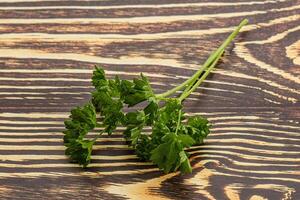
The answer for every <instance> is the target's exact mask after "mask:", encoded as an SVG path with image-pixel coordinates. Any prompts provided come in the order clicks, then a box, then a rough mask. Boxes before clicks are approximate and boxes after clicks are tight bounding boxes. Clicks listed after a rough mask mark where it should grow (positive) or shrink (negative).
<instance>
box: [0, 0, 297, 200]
mask: <svg viewBox="0 0 300 200" xmlns="http://www.w3.org/2000/svg"><path fill="white" fill-rule="evenodd" d="M242 18H248V19H249V20H250V24H249V25H247V26H246V27H244V28H243V30H242V33H241V34H240V35H239V37H238V38H237V39H236V40H235V43H234V45H231V46H230V48H228V49H227V50H226V56H225V57H223V59H222V63H220V64H219V65H218V67H217V69H216V70H215V71H214V72H213V73H212V76H210V77H209V79H208V80H207V81H205V83H204V84H203V85H202V86H201V87H200V88H199V89H198V90H197V91H196V92H195V93H193V95H192V96H191V98H190V99H189V100H188V101H186V102H185V105H186V111H187V112H188V113H189V114H196V113H197V114H202V115H203V116H206V117H208V118H209V119H210V120H211V122H212V123H213V129H212V133H211V135H210V136H209V138H208V139H207V140H206V144H205V145H203V146H200V147H193V148H192V149H191V150H190V152H191V154H192V165H193V168H194V171H193V173H192V174H190V175H184V176H181V175H179V174H178V173H172V174H168V175H164V174H163V173H162V172H160V171H158V170H157V168H156V167H155V166H152V165H151V164H149V163H143V162H139V161H138V160H137V158H136V157H135V156H134V154H133V151H132V150H130V149H129V148H128V147H126V145H125V143H124V142H123V139H122V136H121V135H120V132H119V131H118V133H115V135H114V136H112V137H111V138H108V137H106V136H104V137H103V138H102V139H101V140H100V141H99V142H98V144H97V145H96V150H95V151H94V154H95V155H94V157H93V158H94V159H93V164H92V165H91V168H90V169H88V170H83V169H81V168H80V167H78V166H77V165H76V164H71V163H69V161H68V159H67V158H66V157H65V156H64V147H63V144H62V133H61V131H62V130H63V120H64V119H65V118H66V117H68V115H69V111H70V109H71V108H72V107H74V106H76V105H81V104H83V103H84V102H85V101H86V100H88V99H89V98H90V96H89V93H90V91H91V90H92V87H91V84H90V76H91V71H92V69H93V65H94V64H103V65H104V66H105V69H107V70H108V74H109V75H115V74H119V75H120V76H122V77H123V78H128V79H131V78H132V77H134V76H135V75H136V74H137V73H139V72H144V73H145V74H146V75H147V76H148V77H149V78H150V80H151V82H152V85H153V87H154V88H155V90H156V91H157V92H163V91H165V90H167V89H168V88H171V87H173V86H174V85H177V84H179V83H181V82H182V81H183V80H185V79H186V78H187V77H188V76H190V75H192V74H193V73H194V72H195V70H196V69H197V68H198V67H199V65H200V64H201V63H203V62H204V61H205V59H206V58H207V57H208V55H209V53H210V52H211V51H212V50H214V49H215V48H217V47H218V46H219V45H220V44H221V42H222V41H223V40H224V39H225V37H226V36H227V35H228V34H229V32H231V31H232V30H233V28H234V26H235V25H237V24H238V23H239V22H240V20H241V19H242ZM299 65H300V1H299V0H277V1H276V0H265V1H262V0H251V1H249V0H238V1H236V0H181V1H180V0H115V1H113V0H99V1H79V0H76V1H65V0H47V1H42V0H1V1H0V199H22V200H23V199H120V200H121V199H152V200H154V199H178V200H179V199H217V200H223V199H250V200H257V199H271V200H276V199H285V200H288V199H295V200H298V199H300V154H299V152H300V131H299V128H300V125H299V122H300V103H299V99H300V98H299V97H300V66H299Z"/></svg>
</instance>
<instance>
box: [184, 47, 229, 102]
mask: <svg viewBox="0 0 300 200" xmlns="http://www.w3.org/2000/svg"><path fill="white" fill-rule="evenodd" d="M223 52H224V49H223V50H222V51H221V52H220V53H219V55H218V56H217V58H216V59H215V61H214V62H213V63H212V64H211V65H210V66H209V68H208V69H207V70H206V71H205V73H204V74H203V76H201V77H200V78H199V80H198V81H197V82H196V83H195V84H194V85H193V86H192V88H191V89H190V90H188V91H186V92H183V93H182V94H181V96H180V97H179V101H183V100H184V99H185V98H187V97H188V96H189V95H190V94H191V93H192V92H193V91H195V89H197V87H199V85H200V84H201V83H202V82H203V81H204V80H205V79H206V77H207V76H208V75H209V74H210V72H211V70H212V69H213V68H214V67H215V66H216V64H217V63H218V61H219V59H220V57H221V56H222V54H223Z"/></svg>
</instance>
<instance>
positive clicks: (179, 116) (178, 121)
mask: <svg viewBox="0 0 300 200" xmlns="http://www.w3.org/2000/svg"><path fill="white" fill-rule="evenodd" d="M180 122H181V110H179V113H178V120H177V126H176V131H175V134H176V135H177V132H178V129H179V124H180Z"/></svg>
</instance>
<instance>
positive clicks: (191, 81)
mask: <svg viewBox="0 0 300 200" xmlns="http://www.w3.org/2000/svg"><path fill="white" fill-rule="evenodd" d="M247 23H248V20H247V19H244V20H243V21H241V23H240V24H239V25H238V27H237V28H236V29H235V30H234V31H233V32H232V33H231V34H230V35H229V36H228V37H227V39H226V40H225V41H224V42H223V44H222V45H221V46H220V47H219V48H218V49H217V50H216V51H214V52H213V53H212V54H211V55H210V56H209V57H208V59H207V60H206V61H205V63H204V64H203V66H202V67H201V68H200V69H199V70H198V71H197V72H196V73H195V74H194V75H193V76H192V77H191V78H189V79H187V80H186V81H184V82H183V83H182V84H180V85H178V86H176V87H174V88H172V89H171V90H169V91H167V92H164V93H162V94H158V95H156V96H157V97H158V98H160V97H167V96H169V95H172V94H174V93H175V92H177V91H178V90H181V89H182V88H184V87H187V89H186V90H185V92H187V91H188V90H189V89H190V88H191V87H192V86H193V85H194V83H195V82H196V80H197V79H198V78H199V76H200V75H201V74H202V72H203V71H204V70H205V69H206V68H207V67H209V66H210V65H211V63H213V62H214V61H215V59H216V58H217V57H218V55H219V54H220V52H221V51H223V50H224V49H225V48H226V47H227V46H228V45H229V44H230V42H231V41H232V40H233V39H234V38H235V37H236V36H237V34H238V33H239V31H240V29H241V28H242V27H243V26H244V25H246V24H247ZM185 92H184V93H185Z"/></svg>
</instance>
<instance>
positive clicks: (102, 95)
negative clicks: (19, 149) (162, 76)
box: [63, 19, 248, 173]
mask: <svg viewBox="0 0 300 200" xmlns="http://www.w3.org/2000/svg"><path fill="white" fill-rule="evenodd" d="M247 23H248V20H247V19H245V20H243V21H242V22H241V23H240V24H239V26H238V27H237V28H236V29H235V30H234V31H233V32H232V33H231V34H230V35H229V37H228V38H227V39H226V40H225V41H224V42H223V44H222V45H221V46H220V47H219V48H218V49H217V50H216V51H214V52H213V53H212V54H211V55H210V56H209V58H208V59H207V60H206V62H205V63H204V64H203V66H202V67H201V68H200V69H199V70H198V71H197V72H196V73H195V74H194V75H193V76H192V77H191V78H189V79H187V80H186V81H184V82H183V83H182V84H180V85H178V86H176V87H174V88H172V89H171V90H169V91H166V92H164V93H162V94H155V93H154V92H153V90H152V88H151V85H150V83H149V81H148V79H147V77H146V76H144V75H143V74H141V75H140V77H138V78H134V79H133V80H132V81H129V80H121V79H120V78H119V77H118V76H116V77H115V78H114V79H108V78H107V77H106V75H105V71H104V70H103V68H101V67H96V68H95V70H94V72H93V76H92V84H93V86H94V87H95V90H94V91H93V92H92V99H91V100H90V101H89V102H88V103H87V104H86V105H84V106H82V107H76V108H74V109H72V110H71V115H70V118H69V119H68V120H66V121H65V127H66V130H65V131H64V132H63V133H64V144H65V146H66V151H65V153H66V155H68V156H69V157H70V159H71V160H72V161H73V162H76V163H78V164H80V165H82V166H83V167H86V166H88V164H89V163H90V162H91V154H92V149H93V144H94V143H95V141H96V140H97V139H98V137H99V136H100V135H102V134H103V133H107V134H108V135H111V134H113V132H114V130H115V129H116V128H117V127H118V126H124V127H126V128H125V131H124V132H123V135H124V138H125V139H126V140H127V141H128V143H129V145H130V146H131V147H132V148H133V149H134V150H135V152H136V155H137V156H138V157H139V158H140V159H141V160H144V161H151V162H153V163H154V164H156V165H157V166H158V167H159V168H160V169H161V170H163V171H164V172H165V173H169V172H173V171H177V170H180V171H181V172H182V173H190V172H191V171H192V167H191V165H190V162H189V154H188V153H187V152H186V151H185V149H186V148H189V147H191V146H192V145H195V144H197V145H199V144H202V143H203V140H204V139H205V138H206V137H207V135H208V134H209V133H210V127H211V124H210V123H209V121H208V120H207V119H206V118H204V117H201V116H193V117H187V116H186V115H185V113H184V110H183V105H182V102H183V101H184V100H185V99H186V98H187V97H188V96H189V95H190V94H191V93H192V92H193V91H195V89H196V88H197V87H198V86H199V85H200V84H201V83H202V82H203V81H204V80H205V78H206V77H207V76H208V75H209V73H210V72H211V71H212V70H213V68H214V67H215V66H216V64H217V63H218V61H219V59H220V58H221V56H222V55H223V53H224V51H225V48H226V47H227V46H228V45H229V44H230V42H231V41H232V40H233V39H234V38H235V37H236V35H237V34H238V32H239V30H240V29H241V28H242V26H244V25H246V24H247ZM180 90H183V92H182V93H181V95H180V96H179V97H173V98H172V97H170V96H171V95H173V94H174V93H176V92H177V91H180ZM141 102H147V105H146V106H145V107H144V108H143V109H140V110H135V111H131V112H127V113H126V112H124V108H126V107H133V106H135V105H136V104H139V103H141ZM97 115H98V116H99V117H100V119H101V120H98V121H97V118H96V116H97ZM95 127H102V128H103V130H102V131H101V132H100V133H99V134H98V135H97V136H96V137H95V138H94V139H87V138H88V137H87V134H88V132H89V131H91V130H93V129H94V128H95ZM145 127H151V132H150V133H144V131H143V130H144V128H145Z"/></svg>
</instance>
